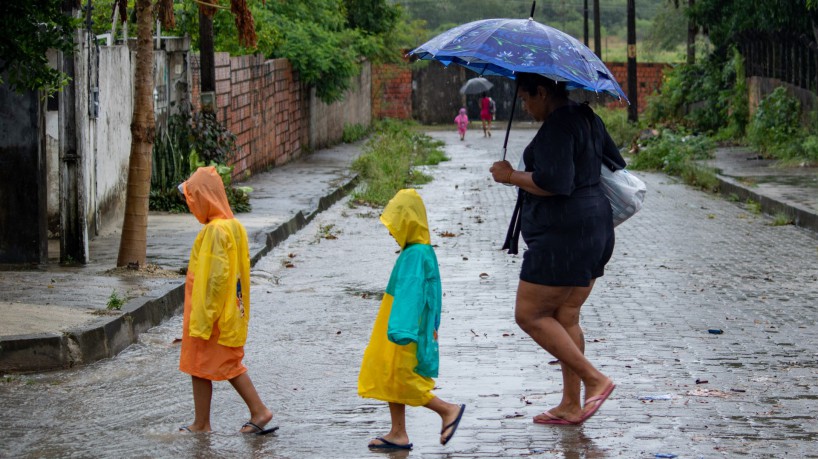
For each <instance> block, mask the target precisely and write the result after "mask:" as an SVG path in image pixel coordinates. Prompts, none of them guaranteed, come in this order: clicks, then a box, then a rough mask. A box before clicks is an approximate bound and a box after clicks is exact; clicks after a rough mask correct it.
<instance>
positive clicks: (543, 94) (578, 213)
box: [490, 73, 625, 425]
mask: <svg viewBox="0 0 818 459" xmlns="http://www.w3.org/2000/svg"><path fill="white" fill-rule="evenodd" d="M517 81H518V83H519V92H518V95H519V97H520V99H521V100H522V102H523V108H524V109H525V111H527V112H528V113H529V114H530V115H531V116H532V117H533V118H534V119H535V120H536V121H540V122H542V123H543V124H542V126H541V127H540V129H539V131H538V132H537V134H536V135H535V136H534V139H533V140H532V141H531V143H530V144H529V145H528V146H527V147H526V148H525V150H524V151H523V160H524V163H525V169H524V170H514V169H513V168H512V166H511V164H510V163H509V162H508V161H506V160H502V161H497V162H495V163H494V164H493V165H492V167H491V169H490V171H491V174H492V177H493V178H494V180H495V181H496V182H499V183H507V184H510V185H515V186H518V187H519V188H520V195H521V196H520V198H521V203H520V202H519V201H518V203H519V204H518V205H521V207H519V208H518V210H515V216H514V217H512V228H510V229H509V235H508V237H507V241H506V246H507V247H509V248H513V249H512V250H513V251H514V252H516V245H517V242H516V238H517V237H518V234H519V231H521V232H522V236H523V240H524V241H525V243H526V245H527V246H528V250H526V251H525V253H524V254H523V265H522V269H521V272H520V281H519V284H518V287H517V304H516V308H515V319H516V321H517V324H518V325H519V326H520V328H522V329H523V331H525V332H526V333H527V334H528V335H529V336H531V337H532V338H533V339H534V341H535V342H536V343H537V344H539V345H540V346H541V347H542V348H543V349H545V350H546V351H548V352H549V353H550V354H551V355H553V356H554V357H556V358H557V359H559V362H560V365H561V366H562V380H563V392H562V401H561V402H560V404H559V405H558V406H556V407H555V408H551V409H550V410H547V411H545V412H543V413H542V414H539V415H537V416H535V417H534V422H535V423H538V424H557V425H567V424H581V423H583V422H585V421H586V420H587V419H588V418H590V417H591V416H592V415H594V413H596V411H597V410H598V409H599V407H600V406H601V405H602V403H604V402H605V400H607V398H608V396H610V395H611V392H613V390H614V387H615V386H614V383H613V381H612V380H611V379H610V378H608V377H607V376H606V375H604V374H602V373H601V372H600V371H599V370H597V369H596V368H595V367H594V366H593V365H592V364H591V362H590V361H588V359H587V358H585V355H584V353H585V338H584V336H583V333H582V328H581V327H580V324H579V313H580V309H581V308H582V305H583V304H584V303H585V300H586V299H588V296H589V295H590V294H591V290H592V289H593V287H594V282H595V280H596V279H597V278H598V277H600V276H602V275H603V273H604V272H605V265H606V264H607V263H608V260H610V258H611V254H612V253H613V248H614V229H613V217H612V214H611V205H610V203H609V201H608V199H607V198H606V197H605V195H604V194H603V191H602V188H601V187H600V185H599V176H600V167H601V163H600V161H601V159H600V157H599V155H598V154H597V148H604V149H605V154H606V155H612V156H615V157H616V158H617V160H618V161H617V162H618V163H620V164H621V165H622V166H624V164H625V162H624V160H623V159H622V157H621V155H620V154H619V150H618V149H617V148H616V145H615V144H614V142H613V140H612V139H611V137H610V135H608V133H607V131H606V130H605V126H604V125H603V123H602V120H601V119H599V117H598V116H597V115H596V114H594V112H593V111H592V110H591V109H590V107H588V105H586V104H577V103H576V102H573V101H571V100H570V99H569V98H568V91H567V90H566V87H565V83H563V82H557V81H554V80H552V79H549V78H546V77H544V76H542V75H537V74H530V73H521V74H518V75H517ZM518 218H519V220H518ZM583 385H584V386H585V402H584V404H583V401H582V398H581V395H580V394H581V389H582V386H583Z"/></svg>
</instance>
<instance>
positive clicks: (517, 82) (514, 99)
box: [503, 78, 520, 160]
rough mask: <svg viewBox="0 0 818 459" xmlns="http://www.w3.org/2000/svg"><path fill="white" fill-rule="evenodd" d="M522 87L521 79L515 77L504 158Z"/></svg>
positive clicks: (504, 144) (504, 142)
mask: <svg viewBox="0 0 818 459" xmlns="http://www.w3.org/2000/svg"><path fill="white" fill-rule="evenodd" d="M519 89H520V80H518V79H517V78H515V79H514V95H513V96H512V98H511V114H509V115H508V127H507V128H506V139H505V140H504V141H503V160H505V159H506V150H507V148H508V135H509V133H511V122H512V121H513V120H514V108H515V107H516V106H517V91H518V90H519Z"/></svg>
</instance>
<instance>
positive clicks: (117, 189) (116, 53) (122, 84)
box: [92, 45, 135, 233]
mask: <svg viewBox="0 0 818 459" xmlns="http://www.w3.org/2000/svg"><path fill="white" fill-rule="evenodd" d="M134 60H135V55H131V53H130V51H129V50H128V47H127V46H125V45H116V46H100V48H99V105H100V108H99V118H97V120H96V145H97V147H98V148H97V149H96V155H95V157H96V160H95V164H94V166H93V169H92V170H93V171H94V172H93V175H94V179H95V183H96V184H95V201H96V203H97V210H98V215H99V222H98V228H99V232H100V233H104V232H106V231H108V230H109V229H110V227H111V226H116V227H118V226H119V225H121V223H122V218H123V216H124V212H125V191H126V185H127V182H128V160H129V158H130V154H131V119H132V118H133V84H132V81H133V79H132V73H133V66H132V63H133V62H134Z"/></svg>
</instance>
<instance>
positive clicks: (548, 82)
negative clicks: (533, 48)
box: [516, 73, 568, 98]
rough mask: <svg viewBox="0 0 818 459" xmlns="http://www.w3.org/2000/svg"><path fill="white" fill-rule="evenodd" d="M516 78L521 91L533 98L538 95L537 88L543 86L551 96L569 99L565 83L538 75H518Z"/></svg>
mask: <svg viewBox="0 0 818 459" xmlns="http://www.w3.org/2000/svg"><path fill="white" fill-rule="evenodd" d="M516 78H517V82H518V83H519V85H520V89H521V90H523V91H525V92H527V93H529V94H530V95H532V96H534V95H536V94H537V87H539V86H542V87H543V88H545V90H546V92H548V93H549V94H551V95H554V96H557V97H565V98H568V89H567V88H566V87H565V82H564V81H555V80H552V79H551V78H548V77H545V76H542V75H540V74H538V73H518V74H517V75H516Z"/></svg>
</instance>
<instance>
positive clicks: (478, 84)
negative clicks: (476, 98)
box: [460, 77, 494, 94]
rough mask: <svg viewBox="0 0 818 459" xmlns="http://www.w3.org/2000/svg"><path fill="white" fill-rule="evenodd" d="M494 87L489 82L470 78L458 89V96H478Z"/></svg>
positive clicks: (478, 78)
mask: <svg viewBox="0 0 818 459" xmlns="http://www.w3.org/2000/svg"><path fill="white" fill-rule="evenodd" d="M492 86H494V85H493V84H492V83H491V81H489V80H487V79H485V78H482V77H477V78H471V79H470V80H469V81H467V82H466V84H464V85H463V86H462V87H461V88H460V94H480V93H483V92H486V91H488V90H489V89H491V87H492Z"/></svg>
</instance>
